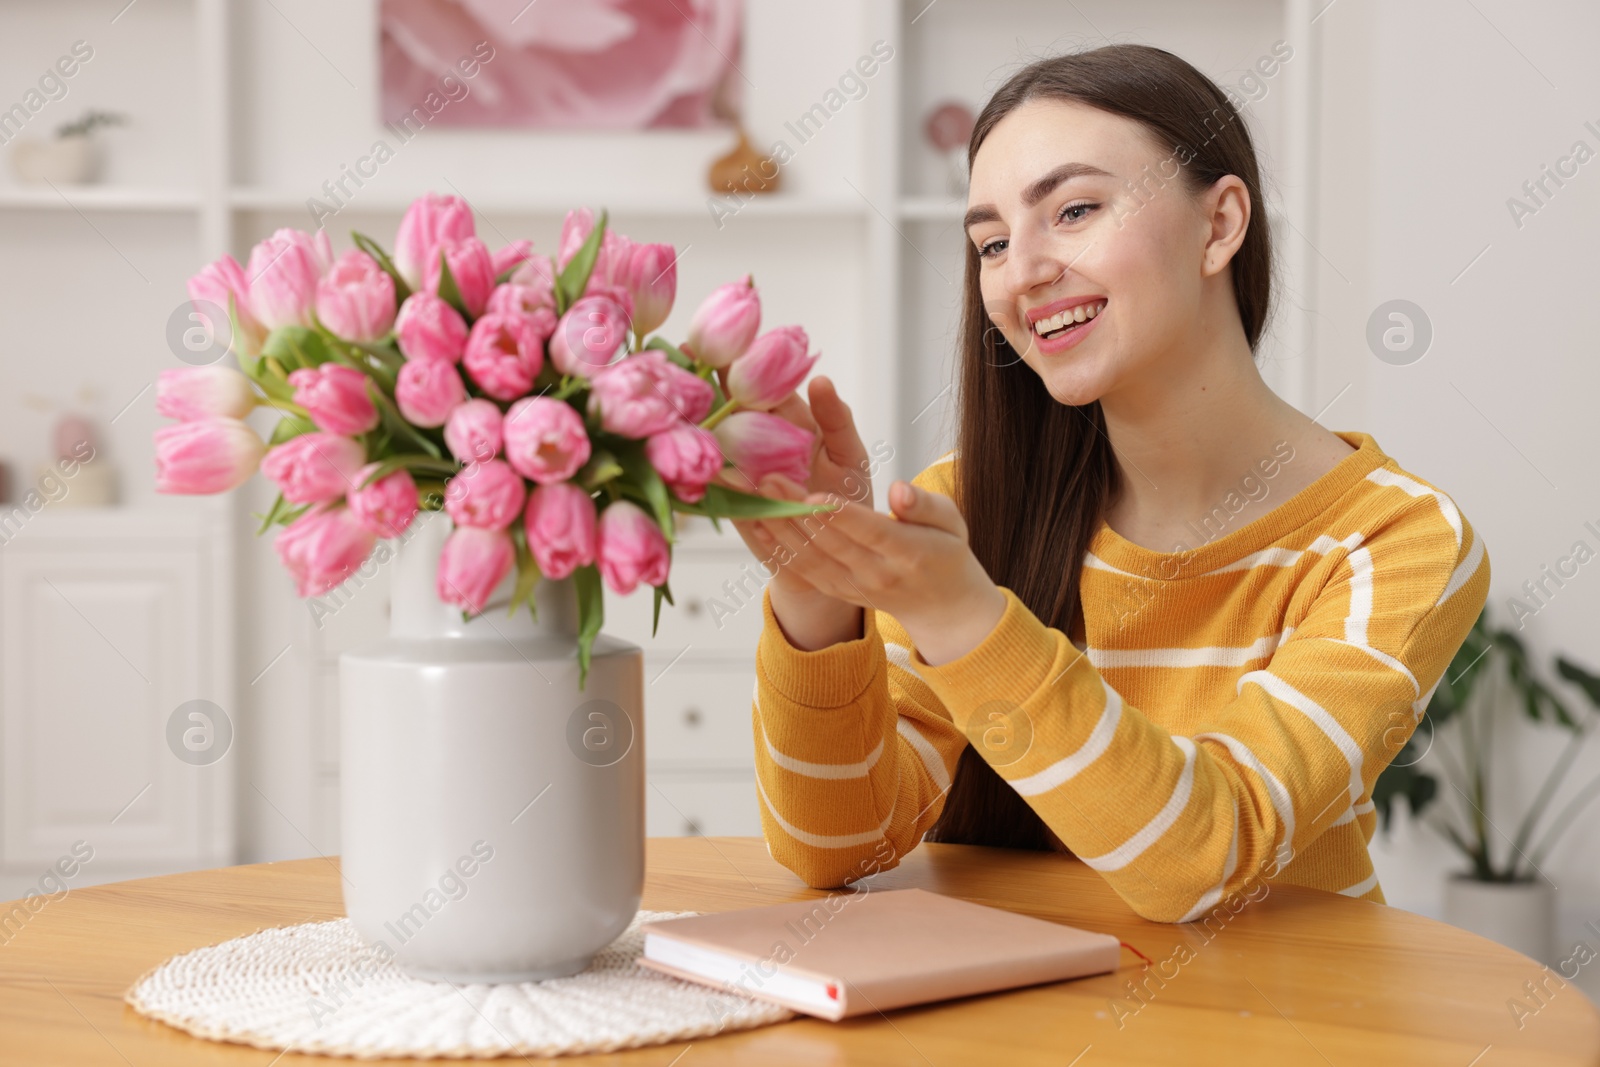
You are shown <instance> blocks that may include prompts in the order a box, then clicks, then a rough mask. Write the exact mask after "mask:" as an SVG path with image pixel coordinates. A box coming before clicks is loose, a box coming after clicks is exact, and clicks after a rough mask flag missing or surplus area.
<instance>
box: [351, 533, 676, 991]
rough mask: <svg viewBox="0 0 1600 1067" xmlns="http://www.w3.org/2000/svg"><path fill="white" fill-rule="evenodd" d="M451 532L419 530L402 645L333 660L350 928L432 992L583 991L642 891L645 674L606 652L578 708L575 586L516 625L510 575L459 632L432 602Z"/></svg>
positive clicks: (456, 620) (626, 647)
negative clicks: (596, 959) (571, 978)
mask: <svg viewBox="0 0 1600 1067" xmlns="http://www.w3.org/2000/svg"><path fill="white" fill-rule="evenodd" d="M450 530H451V524H450V520H449V519H448V518H446V517H445V516H443V515H441V514H437V513H430V512H424V513H423V514H422V515H420V516H418V518H417V524H416V526H415V527H413V530H412V531H407V533H408V538H407V539H406V540H405V543H404V544H402V545H401V546H400V547H399V550H398V553H397V555H396V558H395V559H394V560H393V561H392V562H391V563H390V564H389V565H390V566H392V567H393V568H394V573H393V594H392V601H391V603H392V607H391V614H390V631H389V636H388V637H387V638H386V639H384V640H383V641H380V642H378V643H377V644H374V645H370V646H368V647H366V648H363V649H360V650H358V651H355V652H346V653H344V654H343V655H342V656H340V658H339V675H340V678H339V686H340V688H339V694H340V727H339V730H340V744H341V749H340V773H341V781H340V809H341V812H340V813H341V831H342V835H343V841H342V848H343V853H344V856H343V862H342V874H343V878H342V886H343V891H344V902H345V910H346V912H347V913H348V914H349V916H350V918H351V920H352V921H353V923H354V925H355V927H356V929H357V930H358V931H359V932H360V933H361V935H362V936H363V937H364V938H365V939H366V940H367V942H368V943H369V945H372V946H373V947H374V949H375V950H377V951H379V952H384V951H385V949H386V950H387V952H389V953H392V954H393V958H394V961H395V963H396V964H397V965H398V966H399V967H400V968H401V969H403V970H405V971H406V972H407V973H409V974H412V975H414V976H417V977H420V978H427V979H433V980H449V981H452V982H458V983H494V982H520V981H530V980H534V979H541V978H553V977H559V976H562V975H568V974H575V973H576V972H578V971H580V970H582V969H583V968H584V967H585V966H587V965H588V963H589V961H590V959H591V958H592V957H593V956H594V954H595V953H596V952H597V951H598V950H599V949H601V948H603V947H605V946H606V945H607V944H609V943H610V942H611V941H612V940H613V939H615V938H616V937H617V936H618V935H619V934H621V933H622V931H623V930H624V929H625V928H626V927H627V926H628V923H629V922H631V921H632V919H633V917H634V915H635V914H636V913H637V911H638V908H639V900H640V894H641V892H642V890H643V887H644V839H645V837H644V826H645V823H644V806H645V795H644V790H645V778H644V732H643V729H644V655H643V652H642V651H641V650H640V649H639V647H638V646H637V645H633V644H630V643H628V642H626V641H621V640H618V639H617V638H614V637H609V636H607V635H605V634H600V635H598V636H597V637H596V638H595V641H594V645H593V659H592V661H591V663H590V668H589V675H588V680H587V684H586V685H585V687H584V689H583V690H581V691H580V690H579V688H578V662H577V652H578V642H577V637H576V634H577V629H578V618H577V598H576V592H575V588H574V583H573V580H572V579H571V578H567V579H563V580H561V581H548V580H542V581H540V582H539V584H538V586H537V587H536V590H535V599H536V603H537V605H538V609H539V620H538V622H535V621H534V619H533V618H532V617H531V616H530V614H529V613H528V611H527V609H526V608H523V609H522V610H521V611H519V612H518V614H517V615H516V617H514V618H507V616H506V606H507V604H508V603H509V597H510V593H511V589H512V580H513V579H514V577H515V574H514V573H513V575H512V576H511V578H508V579H507V580H506V582H505V583H503V584H502V586H501V588H500V589H499V590H497V592H496V594H495V596H494V597H491V598H490V602H489V605H488V607H487V608H486V609H485V611H484V613H483V614H482V615H479V616H477V617H475V618H473V619H472V620H470V621H468V622H465V623H464V622H463V621H462V619H461V612H460V609H459V608H455V607H451V606H449V605H446V604H442V603H440V601H439V599H438V597H437V595H436V594H435V592H434V581H435V575H436V572H437V567H438V559H439V548H440V546H441V545H442V544H443V543H444V540H445V537H446V536H448V534H449V532H450ZM357 595H360V594H359V593H357Z"/></svg>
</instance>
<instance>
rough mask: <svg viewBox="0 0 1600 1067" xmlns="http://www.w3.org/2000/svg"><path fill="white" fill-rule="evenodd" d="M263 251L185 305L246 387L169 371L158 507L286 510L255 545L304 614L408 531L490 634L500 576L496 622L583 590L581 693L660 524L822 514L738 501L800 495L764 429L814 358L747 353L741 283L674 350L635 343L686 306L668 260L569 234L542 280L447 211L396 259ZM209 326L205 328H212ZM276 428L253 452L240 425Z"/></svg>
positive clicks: (798, 470) (462, 208)
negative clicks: (763, 487)
mask: <svg viewBox="0 0 1600 1067" xmlns="http://www.w3.org/2000/svg"><path fill="white" fill-rule="evenodd" d="M352 237H353V238H354V241H355V244H356V248H354V249H352V250H351V251H348V252H346V253H345V254H344V255H342V256H340V257H338V258H335V257H334V254H333V249H332V247H331V245H330V243H329V241H328V237H327V234H326V233H325V232H323V231H318V232H317V234H316V235H315V236H312V235H310V234H306V233H303V232H300V231H298V230H293V229H282V230H278V231H277V232H276V233H274V234H273V235H272V236H271V237H268V238H267V239H266V240H264V241H262V242H261V243H260V244H258V245H256V247H255V248H254V249H253V250H252V251H251V253H250V258H249V263H248V265H247V266H245V267H241V266H240V265H239V263H238V261H236V260H235V259H234V258H233V257H231V256H224V257H223V258H222V259H219V260H217V261H216V262H215V263H212V264H210V265H209V266H207V267H206V268H205V269H203V270H202V271H200V273H198V274H196V275H195V276H194V277H193V278H191V279H190V280H189V295H190V298H191V300H192V301H193V302H194V305H195V308H196V309H197V310H199V311H201V314H202V315H204V314H205V312H204V311H203V310H201V309H202V308H204V307H205V306H207V305H209V306H211V307H213V308H215V309H216V311H215V312H213V315H214V316H215V317H220V313H226V315H227V316H228V319H229V322H228V324H227V325H228V326H229V327H230V328H231V331H232V332H231V336H232V350H233V352H234V355H235V356H236V357H237V360H238V363H239V366H240V368H241V370H242V373H241V371H240V370H234V369H232V368H231V367H227V366H223V365H220V364H213V365H210V366H202V367H187V368H181V369H173V370H165V371H162V372H161V375H160V379H159V382H158V385H157V399H156V406H157V408H158V410H159V411H160V413H161V414H162V415H165V416H168V417H170V418H174V419H177V420H178V421H177V422H176V423H175V424H172V425H168V426H164V427H163V428H161V429H160V430H158V431H156V435H155V438H156V441H155V443H156V469H157V474H156V477H157V483H158V488H159V489H160V491H161V492H164V493H220V492H226V491H228V490H230V489H233V488H235V487H237V486H239V485H240V484H242V483H243V482H244V481H246V480H247V479H248V478H249V477H250V476H251V474H253V473H254V472H255V471H256V470H257V469H258V468H259V469H260V471H261V473H262V474H264V475H265V476H266V477H267V478H268V479H269V480H271V481H272V482H273V483H274V484H275V485H276V486H277V488H278V498H277V500H276V502H275V503H274V504H273V506H272V508H271V509H270V510H269V512H268V513H267V514H266V515H264V516H262V519H263V522H262V527H261V531H262V532H265V531H266V530H268V529H270V528H271V527H272V526H277V525H281V526H283V527H284V529H283V530H282V531H281V532H280V533H279V534H278V536H277V542H276V547H277V551H278V556H279V558H280V559H281V560H282V561H283V564H284V566H285V567H287V568H288V570H289V571H290V573H291V574H292V575H293V576H294V579H295V582H296V585H297V588H298V591H299V594H300V595H301V596H303V597H310V596H320V595H322V594H323V593H326V592H328V591H329V590H331V589H333V588H335V587H336V586H338V585H339V584H341V583H342V582H343V581H345V579H347V578H348V577H349V576H350V575H351V574H352V573H353V572H354V571H355V570H356V568H358V567H359V566H361V564H362V563H364V562H365V561H366V559H367V558H368V556H369V555H371V554H372V552H373V551H374V549H375V548H376V546H377V542H378V540H379V539H381V538H393V537H399V536H401V535H402V534H403V533H404V532H405V530H406V528H407V527H408V526H409V525H410V524H411V522H412V521H413V519H414V518H415V517H416V516H417V514H418V512H419V511H420V510H423V509H427V510H443V511H445V512H447V513H448V514H449V516H450V520H451V522H452V524H453V529H452V531H451V533H450V536H449V538H448V540H447V541H446V542H445V545H444V548H443V550H442V553H441V556H440V560H439V567H438V588H437V591H438V595H439V598H440V599H441V600H442V601H444V602H446V603H450V604H454V605H459V606H460V608H461V609H462V611H463V614H464V615H465V616H471V615H476V614H478V613H480V612H482V611H483V610H484V607H485V604H486V603H487V601H488V599H489V597H490V595H491V594H492V593H493V591H494V590H495V589H496V588H497V587H498V586H499V585H500V584H501V583H502V582H503V581H505V579H506V577H507V576H508V575H509V574H510V573H511V572H512V571H513V570H515V571H516V574H517V578H516V581H515V591H514V593H513V594H512V598H511V611H512V612H513V613H515V612H516V611H517V609H518V607H519V606H520V605H522V604H524V603H526V604H528V606H529V609H530V610H532V609H533V601H532V599H531V595H532V592H533V589H534V586H535V585H536V583H537V582H538V581H539V580H540V578H541V577H548V578H555V579H559V578H565V577H568V576H573V577H574V581H575V584H576V589H577V593H578V608H579V613H580V635H579V653H578V658H579V663H580V670H581V673H580V685H581V684H582V682H583V680H585V679H587V676H588V668H589V658H590V648H591V645H592V643H593V640H594V636H595V634H596V633H598V632H599V630H600V626H601V623H602V620H603V617H604V597H603V592H602V589H601V582H602V580H603V581H604V583H605V585H607V586H609V587H610V588H611V589H612V591H613V592H615V593H617V594H619V595H626V594H628V593H631V592H633V591H634V589H635V588H636V587H637V586H638V585H639V583H640V582H644V583H645V584H648V585H651V586H653V587H654V588H655V623H656V625H659V622H660V615H661V601H662V599H663V598H664V599H666V601H667V602H668V603H669V604H670V603H672V594H671V591H670V590H669V589H668V586H667V572H668V569H669V566H670V563H671V554H672V550H671V546H672V544H673V542H674V533H673V513H674V512H683V513H690V514H697V515H705V516H709V517H710V518H711V521H712V524H713V525H714V526H717V527H718V529H720V525H718V524H717V518H718V517H719V516H722V517H735V518H746V517H757V516H775V515H800V514H809V513H812V512H815V511H819V510H825V509H826V506H825V505H805V504H800V503H795V502H791V501H780V500H771V499H768V498H765V497H761V496H757V495H754V494H751V493H745V492H740V491H738V490H735V489H733V488H730V487H728V486H726V485H723V484H719V483H718V482H717V481H716V480H715V479H717V477H718V475H719V474H720V472H721V471H722V470H723V469H724V468H725V466H727V465H730V464H731V465H732V467H733V468H734V469H735V470H736V471H737V472H738V473H739V474H740V475H742V479H741V481H748V482H749V484H750V485H751V487H752V488H753V487H754V486H755V484H756V483H757V482H759V480H760V479H761V477H762V476H763V475H764V474H766V473H768V472H770V471H780V472H782V473H784V474H786V475H788V476H789V477H790V478H793V479H794V480H796V481H798V482H802V483H804V482H805V481H806V480H807V478H808V475H809V470H810V463H811V450H812V446H813V435H812V434H811V433H810V432H809V431H807V430H805V429H802V428H800V427H797V426H795V425H794V424H792V423H790V422H789V421H788V420H787V419H784V418H781V417H779V416H777V415H774V414H772V413H771V409H772V408H773V407H774V406H775V405H777V404H778V403H779V402H780V401H781V400H783V399H784V398H785V397H786V396H787V395H788V394H789V393H790V392H792V391H793V390H794V389H795V387H796V386H797V385H798V384H799V383H800V382H801V380H803V379H804V378H805V376H806V374H807V373H809V371H810V370H811V367H812V365H813V364H814V363H815V362H816V359H817V357H816V356H815V355H812V354H808V351H807V350H808V347H809V344H808V341H807V338H806V334H805V331H804V330H802V329H800V328H799V327H798V326H783V327H778V328H777V329H774V330H771V331H769V332H767V333H765V334H762V335H760V336H757V332H758V329H759V326H760V319H761V306H760V298H759V297H758V295H757V293H756V290H755V288H754V287H753V285H752V282H751V279H750V277H749V276H748V275H746V276H745V277H744V278H742V279H740V280H739V281H736V282H731V283H729V284H727V285H724V286H721V287H720V288H718V289H716V290H715V291H713V292H712V293H711V295H710V296H708V297H707V298H706V300H705V302H704V303H702V304H701V305H700V307H699V309H698V310H697V311H696V312H695V314H694V317H693V320H692V322H691V323H690V326H689V330H688V337H687V338H686V339H685V340H684V341H683V342H682V343H681V344H673V343H672V342H670V341H668V340H666V339H664V338H662V337H660V336H659V335H657V336H650V334H651V333H652V331H654V330H656V329H657V328H658V327H659V326H660V325H661V324H662V323H663V322H664V321H665V320H666V318H667V314H668V312H670V311H671V309H672V305H673V300H674V298H675V296H676V290H677V270H676V255H675V253H674V250H673V248H672V246H671V245H665V244H642V243H635V242H634V241H631V240H629V239H628V238H626V237H624V236H622V235H621V234H618V233H615V232H611V231H608V230H607V229H606V215H605V213H604V212H603V211H602V212H601V214H600V218H599V220H598V221H596V220H595V219H594V218H593V216H592V214H591V213H590V212H589V211H588V210H587V209H584V210H580V211H576V212H569V213H568V214H567V217H566V221H565V223H564V224H563V226H562V230H561V246H560V248H559V249H558V250H557V254H556V256H555V258H554V259H553V260H552V259H551V258H550V257H547V256H543V255H539V254H536V253H534V252H533V250H532V245H531V243H530V242H528V241H513V242H512V243H510V244H508V245H506V246H505V247H503V248H501V249H498V250H497V251H494V252H491V251H490V250H489V249H488V248H487V247H486V246H485V245H484V243H483V242H482V241H481V240H480V239H479V238H478V237H477V235H476V233H475V232H474V224H473V218H472V212H471V209H470V208H469V207H468V206H467V204H466V203H465V202H464V201H462V200H461V199H459V198H458V197H451V196H437V195H433V194H428V195H426V196H423V197H421V198H420V199H418V200H417V201H415V202H414V203H413V204H411V206H410V207H409V208H408V209H407V211H406V213H405V217H404V219H403V220H402V221H401V223H400V230H399V233H398V234H397V235H396V237H395V247H394V255H393V256H392V257H391V256H390V255H389V254H387V253H386V252H384V250H383V249H382V248H380V247H379V246H378V245H377V244H376V243H375V242H374V241H372V240H371V239H370V238H368V237H366V236H364V235H362V234H359V233H357V234H352ZM214 325H215V326H216V327H219V328H220V326H221V324H220V323H218V324H214ZM258 406H267V407H271V408H274V409H276V410H277V411H279V412H280V413H281V416H282V417H281V418H280V419H279V420H278V422H277V425H276V427H275V429H274V430H273V431H272V433H271V435H270V437H269V438H268V439H267V440H266V441H263V440H262V439H261V437H260V436H259V435H258V434H257V433H256V431H255V430H254V429H252V428H251V427H250V426H249V425H248V424H247V423H246V422H245V421H244V419H245V416H247V415H248V414H249V413H250V412H251V411H252V410H253V409H255V408H256V407H258Z"/></svg>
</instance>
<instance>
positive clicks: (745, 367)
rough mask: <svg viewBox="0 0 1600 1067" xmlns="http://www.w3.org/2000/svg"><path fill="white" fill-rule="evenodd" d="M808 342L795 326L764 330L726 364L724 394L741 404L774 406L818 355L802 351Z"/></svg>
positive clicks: (759, 407)
mask: <svg viewBox="0 0 1600 1067" xmlns="http://www.w3.org/2000/svg"><path fill="white" fill-rule="evenodd" d="M808 344H809V341H808V340H807V338H806V332H805V331H804V330H802V329H801V328H800V327H798V326H780V327H778V328H777V329H776V330H768V331H767V332H766V333H764V334H762V335H761V336H760V337H758V338H756V341H755V344H753V345H751V346H750V350H749V351H747V352H746V353H745V354H744V355H743V356H741V357H739V358H738V359H736V360H734V361H733V365H732V366H731V367H729V368H728V395H729V396H730V397H732V398H733V399H734V400H736V401H738V402H739V406H740V407H742V408H748V409H753V410H756V411H770V410H771V409H772V408H774V407H777V406H778V404H779V403H780V402H781V401H782V400H783V399H784V397H786V396H788V395H789V394H790V393H792V392H794V390H795V387H796V386H797V385H799V384H800V382H801V381H802V380H803V379H804V378H805V376H806V375H807V374H809V373H811V368H812V367H813V366H814V365H815V364H816V362H817V360H818V359H820V358H821V356H820V354H818V355H811V356H808V355H806V348H807V346H808Z"/></svg>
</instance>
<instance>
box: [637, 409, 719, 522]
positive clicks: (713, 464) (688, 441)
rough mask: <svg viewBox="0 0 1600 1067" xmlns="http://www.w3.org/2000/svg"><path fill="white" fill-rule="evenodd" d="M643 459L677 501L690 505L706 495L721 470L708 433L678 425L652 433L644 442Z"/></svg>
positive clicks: (714, 444)
mask: <svg viewBox="0 0 1600 1067" xmlns="http://www.w3.org/2000/svg"><path fill="white" fill-rule="evenodd" d="M644 454H645V458H646V459H648V460H649V461H650V466H652V467H654V468H655V470H656V473H657V474H659V475H661V480H662V481H664V482H666V483H667V488H668V489H671V490H672V491H673V492H674V493H675V494H677V497H678V499H679V500H682V501H683V502H684V503H686V504H693V503H696V502H697V501H699V500H700V499H701V498H702V497H704V496H705V495H706V486H707V485H708V484H709V483H710V482H711V480H712V479H714V478H715V477H716V476H717V472H719V471H720V470H722V465H723V458H722V449H721V448H720V447H718V445H717V439H716V437H715V436H714V435H713V434H712V433H711V431H709V430H702V429H701V428H700V427H698V426H696V425H694V424H693V423H687V422H685V423H679V424H678V425H677V426H674V427H673V428H672V429H670V430H666V431H664V432H662V433H658V434H653V435H652V436H651V437H650V439H649V440H647V441H646V442H645V443H644Z"/></svg>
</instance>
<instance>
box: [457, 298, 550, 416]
mask: <svg viewBox="0 0 1600 1067" xmlns="http://www.w3.org/2000/svg"><path fill="white" fill-rule="evenodd" d="M555 328H556V316H555V313H554V312H553V311H551V310H550V309H549V308H539V309H538V311H536V312H535V313H534V314H532V315H501V314H496V313H494V312H490V313H489V314H487V315H484V316H483V317H482V318H481V319H479V320H478V321H477V322H475V323H473V324H472V332H471V333H470V334H469V335H468V336H467V353H466V355H465V356H463V357H462V360H461V362H462V365H463V366H464V367H466V369H467V374H469V375H470V376H471V377H472V380H473V381H475V382H477V383H478V387H479V388H480V389H482V390H483V391H484V392H485V393H488V394H489V395H490V396H492V397H494V398H495V399H496V400H515V399H517V397H519V396H526V395H527V394H528V391H529V390H530V389H532V388H533V382H534V379H535V378H537V377H538V376H539V371H540V370H542V369H543V368H544V342H545V339H546V338H547V337H549V336H550V334H551V332H552V331H554V330H555Z"/></svg>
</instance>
